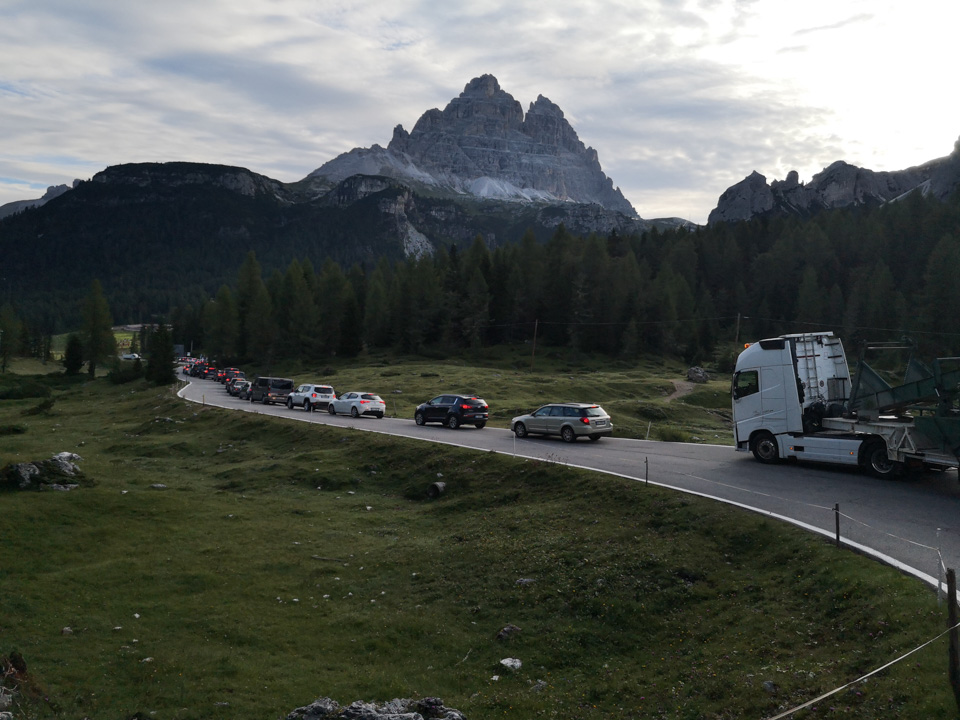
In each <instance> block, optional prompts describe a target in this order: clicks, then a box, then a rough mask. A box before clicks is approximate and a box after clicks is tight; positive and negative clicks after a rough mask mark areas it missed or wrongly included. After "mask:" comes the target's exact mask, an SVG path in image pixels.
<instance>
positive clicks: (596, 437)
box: [590, 435, 600, 442]
mask: <svg viewBox="0 0 960 720" xmlns="http://www.w3.org/2000/svg"><path fill="white" fill-rule="evenodd" d="M599 439H600V436H599V435H591V436H590V442H596V441H597V440H599Z"/></svg>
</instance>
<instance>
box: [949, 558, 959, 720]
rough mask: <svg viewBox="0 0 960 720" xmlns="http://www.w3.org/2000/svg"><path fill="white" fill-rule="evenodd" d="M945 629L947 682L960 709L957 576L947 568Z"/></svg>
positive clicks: (951, 569)
mask: <svg viewBox="0 0 960 720" xmlns="http://www.w3.org/2000/svg"><path fill="white" fill-rule="evenodd" d="M947 627H949V628H950V644H949V648H950V649H949V651H948V652H949V653H950V664H949V671H948V672H949V675H948V677H949V680H950V687H951V688H953V697H954V698H955V699H956V701H957V707H958V708H960V637H958V632H957V574H956V572H954V570H953V568H947Z"/></svg>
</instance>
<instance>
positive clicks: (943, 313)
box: [171, 194, 960, 364]
mask: <svg viewBox="0 0 960 720" xmlns="http://www.w3.org/2000/svg"><path fill="white" fill-rule="evenodd" d="M958 238H960V199H958V198H957V197H954V198H953V199H952V200H951V201H950V202H947V203H941V202H938V201H935V200H928V199H926V198H924V197H922V196H921V195H920V194H914V195H912V196H910V197H908V198H907V199H905V200H904V201H902V202H899V203H896V204H893V205H890V206H888V207H884V208H879V209H866V208H861V209H853V210H841V211H832V212H825V213H821V214H820V215H818V216H817V217H815V218H814V219H812V220H799V219H790V218H782V219H780V218H776V219H768V220H762V221H760V220H758V221H752V222H748V223H740V224H736V225H718V226H713V227H708V228H699V229H692V230H677V231H671V232H665V233H660V232H657V231H655V230H654V231H652V232H650V233H647V234H644V235H643V236H639V237H638V236H631V237H621V236H618V235H616V234H613V235H611V236H609V237H601V236H598V235H590V236H587V237H578V236H574V235H572V234H570V233H569V232H567V231H566V230H565V229H564V228H563V227H562V226H561V227H559V228H558V229H557V230H556V232H555V233H554V234H553V236H552V237H551V238H550V239H549V241H547V242H546V243H543V244H541V243H538V242H537V241H536V240H535V239H534V237H533V234H532V233H527V234H526V235H525V236H524V237H523V238H522V239H521V240H520V242H518V243H510V244H504V245H501V246H498V247H496V248H493V249H490V248H488V247H487V245H486V244H485V243H484V241H483V240H482V239H481V238H479V237H478V238H477V239H476V240H475V241H474V242H473V244H472V245H471V246H470V247H468V248H467V249H466V250H464V251H462V252H461V251H458V250H457V249H456V248H455V247H451V248H449V249H440V250H439V251H438V252H436V253H435V254H434V255H433V256H430V257H423V258H419V259H413V258H409V259H406V260H402V261H398V262H396V263H392V264H391V263H389V262H388V261H386V260H382V261H380V262H379V263H378V264H377V265H376V266H374V267H372V268H362V267H361V266H359V265H354V266H353V267H351V268H348V269H346V270H345V269H344V268H342V267H340V266H339V265H338V264H337V263H335V262H333V261H327V262H326V263H324V264H323V265H322V267H320V268H314V266H313V265H312V264H311V262H310V261H309V260H306V259H305V260H294V261H293V262H291V263H290V265H289V266H288V267H287V268H286V271H285V272H283V271H281V270H274V271H273V272H272V273H271V274H270V275H269V277H267V278H264V277H263V275H262V272H261V267H260V265H259V263H258V261H257V258H256V257H255V256H254V255H253V253H250V254H249V255H248V256H247V258H246V260H245V262H244V264H243V266H242V267H241V269H240V272H239V275H238V277H237V279H236V282H235V283H234V284H232V285H224V286H222V287H221V288H220V290H219V292H218V293H217V294H216V297H214V298H212V299H210V300H209V301H207V302H205V303H204V304H202V305H200V304H197V305H184V306H181V307H179V308H176V309H175V310H174V311H173V312H172V314H171V319H172V324H173V329H174V339H175V342H178V343H183V344H184V346H185V347H186V348H187V349H189V348H191V347H192V348H193V350H194V353H195V354H196V353H198V352H199V351H201V350H202V351H203V352H205V353H206V354H207V355H208V356H211V357H215V358H217V359H223V360H237V361H241V360H257V361H259V362H264V363H267V364H269V363H270V362H272V361H274V360H277V359H280V358H302V359H304V360H317V359H320V358H323V357H326V356H332V355H341V356H352V355H355V354H357V353H359V352H360V351H361V350H362V349H363V348H365V347H366V348H369V349H383V348H393V349H397V350H399V351H402V352H411V353H424V352H426V353H431V352H437V351H439V352H449V351H450V349H451V348H452V349H460V350H470V349H476V348H481V347H485V346H490V345H496V344H502V343H516V342H524V341H533V340H534V339H535V338H536V340H537V342H541V343H544V344H547V345H552V346H560V347H567V348H570V349H572V350H576V351H589V352H599V353H604V354H607V355H610V356H619V357H624V358H633V357H636V356H637V355H639V354H640V353H658V354H675V355H680V356H683V357H684V358H685V359H686V360H687V361H689V362H699V361H701V360H703V359H705V358H706V357H707V356H708V355H709V354H710V353H712V352H713V351H714V349H715V348H716V346H717V344H718V342H720V341H732V340H734V339H741V340H753V339H757V338H759V337H765V336H769V335H775V334H781V333H788V332H801V331H808V330H814V329H826V330H834V331H835V332H837V333H838V334H840V335H841V336H842V337H843V338H844V341H845V342H846V344H847V347H848V348H849V347H852V346H853V345H855V344H856V343H857V342H858V341H860V340H892V339H898V338H900V337H901V336H902V335H910V336H912V337H913V338H914V339H915V340H917V341H919V342H920V344H921V346H922V349H923V350H924V351H926V352H929V353H933V354H939V355H947V354H960V312H958V311H960V286H958V284H957V282H956V274H957V271H958V270H960V242H958Z"/></svg>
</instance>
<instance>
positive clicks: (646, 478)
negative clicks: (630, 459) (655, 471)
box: [643, 457, 650, 485]
mask: <svg viewBox="0 0 960 720" xmlns="http://www.w3.org/2000/svg"><path fill="white" fill-rule="evenodd" d="M643 484H644V485H649V484H650V458H649V457H645V458H643Z"/></svg>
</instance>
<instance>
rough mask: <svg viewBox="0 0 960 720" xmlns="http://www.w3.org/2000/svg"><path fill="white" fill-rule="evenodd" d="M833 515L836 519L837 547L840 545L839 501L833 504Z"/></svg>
mask: <svg viewBox="0 0 960 720" xmlns="http://www.w3.org/2000/svg"><path fill="white" fill-rule="evenodd" d="M833 515H834V517H835V518H836V520H837V547H840V503H837V504H836V505H834V506H833Z"/></svg>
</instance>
